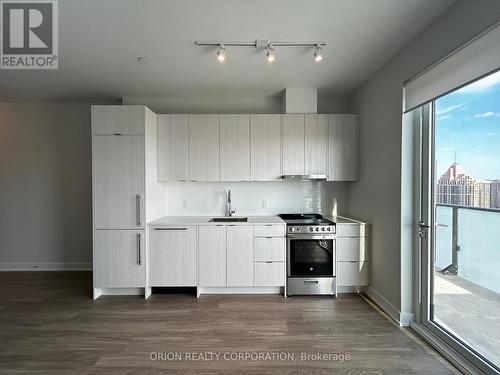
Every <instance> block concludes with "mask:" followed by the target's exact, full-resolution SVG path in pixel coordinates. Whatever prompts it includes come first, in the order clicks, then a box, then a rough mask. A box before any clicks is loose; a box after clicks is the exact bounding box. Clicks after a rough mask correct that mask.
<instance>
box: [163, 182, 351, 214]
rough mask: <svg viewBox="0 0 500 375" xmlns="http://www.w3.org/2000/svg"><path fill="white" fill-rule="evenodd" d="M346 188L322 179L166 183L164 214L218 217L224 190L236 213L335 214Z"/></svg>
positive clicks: (341, 209) (344, 201) (344, 198)
mask: <svg viewBox="0 0 500 375" xmlns="http://www.w3.org/2000/svg"><path fill="white" fill-rule="evenodd" d="M347 187H348V183H337V182H325V181H276V182H232V183H228V182H205V183H203V182H196V183H180V182H179V183H169V184H168V185H167V191H168V193H167V194H168V215H171V216H191V215H201V216H204V215H207V216H210V215H213V216H222V215H224V214H225V207H226V204H225V202H226V191H227V189H231V195H232V207H233V208H235V209H236V215H273V214H280V213H297V212H299V213H302V212H304V213H305V212H314V213H316V212H317V213H321V214H323V215H332V214H334V215H335V214H337V213H338V214H341V213H343V212H345V211H346V210H347V207H346V205H347V199H348V197H347V192H348V189H347Z"/></svg>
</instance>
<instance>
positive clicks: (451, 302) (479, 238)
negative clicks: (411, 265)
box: [433, 204, 500, 367]
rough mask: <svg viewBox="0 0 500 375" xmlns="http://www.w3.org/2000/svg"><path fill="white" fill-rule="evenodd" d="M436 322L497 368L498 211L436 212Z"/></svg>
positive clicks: (441, 206)
mask: <svg viewBox="0 0 500 375" xmlns="http://www.w3.org/2000/svg"><path fill="white" fill-rule="evenodd" d="M436 223H437V224H436V258H435V273H434V275H435V278H434V319H433V320H434V321H435V322H436V323H438V324H439V325H441V326H443V327H444V328H445V329H447V330H448V331H450V332H451V333H452V334H454V335H455V336H456V337H458V338H459V339H461V340H462V341H463V342H464V343H466V344H467V345H468V346H470V347H471V348H474V349H475V350H476V351H477V352H479V353H481V354H482V355H483V356H485V357H486V358H488V359H489V360H490V361H492V362H493V363H494V364H495V365H496V366H498V367H500V319H499V318H498V314H499V312H500V210H496V209H485V208H476V207H463V206H453V205H445V204H438V205H437V207H436Z"/></svg>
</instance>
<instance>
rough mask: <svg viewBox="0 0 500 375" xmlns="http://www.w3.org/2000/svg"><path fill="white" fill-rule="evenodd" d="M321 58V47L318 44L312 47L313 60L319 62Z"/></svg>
mask: <svg viewBox="0 0 500 375" xmlns="http://www.w3.org/2000/svg"><path fill="white" fill-rule="evenodd" d="M321 60H323V48H322V47H321V46H320V45H319V44H318V45H316V48H315V49H314V61H315V62H317V63H319V62H320V61H321Z"/></svg>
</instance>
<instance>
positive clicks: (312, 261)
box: [279, 214, 337, 296]
mask: <svg viewBox="0 0 500 375" xmlns="http://www.w3.org/2000/svg"><path fill="white" fill-rule="evenodd" d="M279 216H280V217H281V218H282V219H283V220H284V221H285V222H286V224H287V227H286V233H287V234H286V238H287V259H286V262H287V295H289V296H293V295H309V294H326V295H331V296H336V295H337V284H336V282H335V275H336V253H335V232H336V231H335V229H336V228H335V223H334V222H332V221H331V220H328V219H325V218H324V217H323V216H321V215H319V214H282V215H279Z"/></svg>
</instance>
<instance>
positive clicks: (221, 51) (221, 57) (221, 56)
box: [217, 43, 226, 63]
mask: <svg viewBox="0 0 500 375" xmlns="http://www.w3.org/2000/svg"><path fill="white" fill-rule="evenodd" d="M217 60H219V62H220V63H223V62H224V61H226V49H225V48H224V44H223V43H221V44H219V49H218V50H217Z"/></svg>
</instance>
